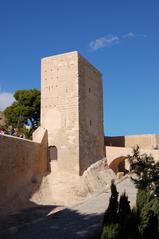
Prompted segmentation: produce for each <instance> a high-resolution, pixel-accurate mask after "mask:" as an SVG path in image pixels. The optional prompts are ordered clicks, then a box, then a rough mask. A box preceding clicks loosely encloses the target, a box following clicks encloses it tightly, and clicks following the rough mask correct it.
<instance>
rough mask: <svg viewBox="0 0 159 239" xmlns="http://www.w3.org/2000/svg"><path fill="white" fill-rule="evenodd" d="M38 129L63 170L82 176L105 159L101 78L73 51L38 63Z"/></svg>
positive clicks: (98, 73)
mask: <svg viewBox="0 0 159 239" xmlns="http://www.w3.org/2000/svg"><path fill="white" fill-rule="evenodd" d="M41 127H43V128H45V129H47V130H48V144H49V146H50V149H51V150H52V153H51V155H52V156H51V157H52V158H53V159H55V160H57V163H58V165H59V167H60V168H61V169H63V170H69V171H72V172H74V173H77V174H79V175H82V173H83V172H84V170H86V169H87V168H88V167H89V166H90V165H91V164H92V163H94V162H96V161H98V160H100V159H102V158H103V157H104V132H103V95H102V80H101V74H100V72H99V71H98V70H97V69H95V67H93V66H92V65H91V64H90V63H89V62H88V61H87V60H85V59H84V58H83V57H82V56H81V55H80V54H79V53H78V52H76V51H75V52H69V53H65V54H61V55H56V56H51V57H46V58H43V59H42V61H41Z"/></svg>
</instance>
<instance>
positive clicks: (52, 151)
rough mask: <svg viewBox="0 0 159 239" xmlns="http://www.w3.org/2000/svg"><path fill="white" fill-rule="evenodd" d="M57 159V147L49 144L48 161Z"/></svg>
mask: <svg viewBox="0 0 159 239" xmlns="http://www.w3.org/2000/svg"><path fill="white" fill-rule="evenodd" d="M52 160H57V148H56V146H49V161H52Z"/></svg>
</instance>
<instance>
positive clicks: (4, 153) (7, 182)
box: [0, 132, 49, 216]
mask: <svg viewBox="0 0 159 239" xmlns="http://www.w3.org/2000/svg"><path fill="white" fill-rule="evenodd" d="M48 170H49V163H48V145H47V132H46V133H44V135H43V138H42V140H41V143H36V142H33V141H30V140H24V139H20V138H16V137H12V136H7V135H0V215H1V216H2V215H7V214H9V213H12V212H14V211H16V210H19V209H22V208H26V207H30V206H32V203H30V202H29V198H30V197H31V196H32V194H34V192H36V191H37V190H38V188H39V187H40V185H41V182H42V178H43V176H45V175H46V174H48V173H49V171H48Z"/></svg>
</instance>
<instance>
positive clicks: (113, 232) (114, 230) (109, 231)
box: [102, 223, 120, 239]
mask: <svg viewBox="0 0 159 239" xmlns="http://www.w3.org/2000/svg"><path fill="white" fill-rule="evenodd" d="M119 231H120V225H119V224H117V223H116V224H109V225H107V226H104V228H103V233H102V239H118V238H119Z"/></svg>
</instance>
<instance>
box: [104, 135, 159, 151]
mask: <svg viewBox="0 0 159 239" xmlns="http://www.w3.org/2000/svg"><path fill="white" fill-rule="evenodd" d="M157 142H158V143H157ZM157 144H159V136H158V135H155V134H145V135H128V136H114V137H105V145H106V146H114V147H127V148H129V147H131V148H132V147H134V146H135V145H138V146H139V147H140V148H143V149H154V148H156V146H157Z"/></svg>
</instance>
